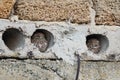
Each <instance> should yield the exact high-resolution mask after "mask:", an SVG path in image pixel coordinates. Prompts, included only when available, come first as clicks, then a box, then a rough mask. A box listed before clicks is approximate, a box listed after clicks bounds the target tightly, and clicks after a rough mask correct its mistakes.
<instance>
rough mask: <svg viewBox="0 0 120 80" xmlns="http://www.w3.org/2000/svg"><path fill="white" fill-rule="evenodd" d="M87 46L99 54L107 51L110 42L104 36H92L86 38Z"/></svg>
mask: <svg viewBox="0 0 120 80" xmlns="http://www.w3.org/2000/svg"><path fill="white" fill-rule="evenodd" d="M86 45H87V47H88V50H90V51H92V52H93V53H95V54H97V53H100V52H103V51H106V49H107V48H108V46H109V41H108V38H107V37H106V36H104V35H102V34H91V35H88V36H87V37H86Z"/></svg>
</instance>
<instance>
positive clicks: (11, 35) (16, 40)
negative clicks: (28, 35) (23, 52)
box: [2, 28, 25, 51]
mask: <svg viewBox="0 0 120 80" xmlns="http://www.w3.org/2000/svg"><path fill="white" fill-rule="evenodd" d="M2 39H3V41H4V43H5V45H6V46H7V47H8V48H9V49H10V50H14V51H15V50H16V49H17V48H23V47H24V44H25V38H24V35H23V34H22V33H21V32H20V31H19V30H18V29H15V28H9V29H7V30H6V31H5V32H4V33H3V35H2Z"/></svg>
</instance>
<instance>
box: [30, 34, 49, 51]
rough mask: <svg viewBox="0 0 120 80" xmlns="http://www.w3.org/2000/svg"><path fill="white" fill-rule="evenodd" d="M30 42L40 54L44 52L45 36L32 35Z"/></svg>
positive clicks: (45, 47) (46, 42)
mask: <svg viewBox="0 0 120 80" xmlns="http://www.w3.org/2000/svg"><path fill="white" fill-rule="evenodd" d="M31 42H32V43H34V45H35V46H36V47H38V48H39V51H41V52H44V51H46V49H47V47H48V41H47V40H46V39H45V35H44V34H43V33H36V34H34V35H33V37H32V40H31Z"/></svg>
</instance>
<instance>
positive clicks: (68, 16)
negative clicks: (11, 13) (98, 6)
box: [15, 0, 90, 23]
mask: <svg viewBox="0 0 120 80" xmlns="http://www.w3.org/2000/svg"><path fill="white" fill-rule="evenodd" d="M15 15H18V16H19V18H20V19H23V20H33V21H70V22H73V23H89V22H90V10H89V1H88V0H18V1H17V3H16V5H15Z"/></svg>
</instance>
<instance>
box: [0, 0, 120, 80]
mask: <svg viewBox="0 0 120 80" xmlns="http://www.w3.org/2000/svg"><path fill="white" fill-rule="evenodd" d="M0 18H1V19H0V42H1V45H0V58H2V59H1V60H0V80H14V79H15V80H74V79H75V77H76V72H77V61H76V59H77V58H76V57H75V55H74V53H77V54H79V55H80V57H81V59H82V61H81V65H80V71H79V72H80V74H79V80H119V79H120V76H119V75H120V69H119V68H120V62H119V60H120V56H119V55H120V53H119V50H120V47H119V46H120V44H119V40H120V37H119V33H120V28H119V27H120V0H101V1H99V0H16V2H15V1H14V0H0ZM44 21H47V22H44ZM64 22H65V23H64ZM48 24H49V25H48ZM56 24H57V25H56ZM72 27H73V28H72ZM86 27H87V28H86ZM9 28H16V29H17V30H19V31H20V32H22V33H24V36H25V38H26V40H25V41H26V43H30V40H29V39H30V38H31V36H32V34H33V32H34V31H33V30H35V29H45V30H49V31H50V32H51V33H53V36H54V37H55V42H56V43H55V45H53V46H54V48H53V47H52V48H50V49H48V50H47V51H46V52H42V53H41V52H38V49H37V48H36V47H35V48H34V47H32V49H31V47H30V46H31V45H32V44H31V43H30V44H26V46H27V47H25V48H24V50H23V51H22V50H21V51H20V50H16V51H14V47H15V48H16V46H13V43H14V42H16V40H17V39H20V40H21V39H22V38H23V36H22V38H21V36H20V34H18V33H17V35H18V36H16V38H17V39H16V40H15V41H14V40H13V41H10V42H9V40H8V41H7V42H8V44H7V45H9V46H12V47H8V46H7V45H5V41H4V40H3V39H2V35H3V33H4V32H5V31H6V29H9ZM33 28H34V29H33ZM12 32H14V30H12ZM9 33H11V32H8V34H7V35H9ZM92 34H101V35H102V37H101V35H99V38H98V37H97V36H98V35H94V37H93V36H92V37H93V38H95V39H98V40H99V41H100V42H102V44H101V46H102V49H100V50H102V51H103V52H99V53H96V51H95V50H91V49H89V47H88V45H90V44H88V43H87V42H92V41H87V40H88V39H91V38H92V37H89V36H88V35H92ZM81 36H82V37H81ZM86 36H88V37H86ZM104 36H105V37H104ZM79 37H80V38H79ZM106 37H107V39H108V40H107V39H106ZM6 38H9V36H7V37H5V40H6ZM10 40H11V39H10ZM21 43H23V42H22V41H19V40H17V43H15V44H20V45H21ZM81 43H82V44H81ZM86 43H87V44H86ZM96 43H98V41H96ZM106 44H107V45H106ZM56 45H57V47H56ZM76 45H77V47H74V46H76ZM66 46H67V47H66ZM79 46H80V47H79ZM106 46H107V48H106ZM17 47H19V45H17ZM55 47H56V48H55ZM78 47H79V48H78ZM3 48H4V49H5V51H4V50H3ZM98 48H99V47H98ZM11 49H12V50H11ZM30 50H32V51H36V52H34V53H35V54H34V56H33V54H31V52H30V53H29V54H27V53H26V52H27V51H30ZM57 50H58V51H57ZM90 50H91V51H90ZM55 51H56V52H55ZM98 51H99V50H98ZM26 56H27V57H26ZM23 57H25V59H23ZM34 57H35V58H34ZM13 58H14V59H13ZM21 58H22V59H21ZM29 58H30V59H29ZM36 58H37V60H36ZM69 61H70V62H69ZM71 61H72V64H71Z"/></svg>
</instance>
